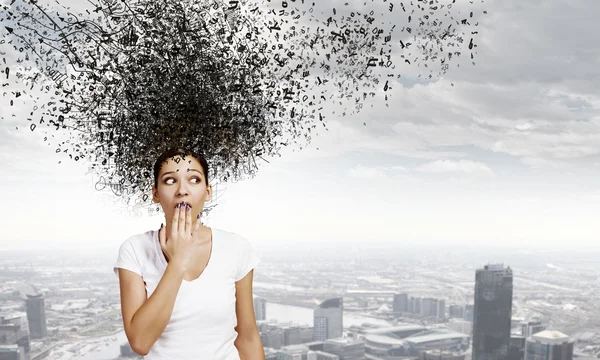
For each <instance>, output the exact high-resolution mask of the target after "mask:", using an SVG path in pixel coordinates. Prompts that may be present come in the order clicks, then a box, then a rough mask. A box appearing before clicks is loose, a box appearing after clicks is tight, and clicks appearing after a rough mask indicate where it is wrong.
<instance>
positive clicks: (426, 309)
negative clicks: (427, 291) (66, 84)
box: [421, 298, 438, 317]
mask: <svg viewBox="0 0 600 360" xmlns="http://www.w3.org/2000/svg"><path fill="white" fill-rule="evenodd" d="M437 311H438V301H437V299H434V298H424V299H423V300H421V316H423V317H429V316H436V317H437Z"/></svg>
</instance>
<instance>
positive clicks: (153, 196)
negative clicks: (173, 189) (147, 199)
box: [152, 185, 160, 204]
mask: <svg viewBox="0 0 600 360" xmlns="http://www.w3.org/2000/svg"><path fill="white" fill-rule="evenodd" d="M152 201H153V202H154V203H157V204H158V203H159V202H160V201H159V199H158V191H157V190H156V188H155V187H154V185H153V186H152Z"/></svg>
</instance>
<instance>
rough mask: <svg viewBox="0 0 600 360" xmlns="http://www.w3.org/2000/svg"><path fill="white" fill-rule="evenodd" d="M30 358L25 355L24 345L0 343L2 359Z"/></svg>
mask: <svg viewBox="0 0 600 360" xmlns="http://www.w3.org/2000/svg"><path fill="white" fill-rule="evenodd" d="M27 359H29V358H28V357H26V355H25V350H23V347H22V346H19V345H17V344H13V345H0V360H27Z"/></svg>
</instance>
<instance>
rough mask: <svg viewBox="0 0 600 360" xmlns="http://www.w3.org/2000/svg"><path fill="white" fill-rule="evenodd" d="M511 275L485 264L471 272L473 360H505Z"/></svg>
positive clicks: (504, 270)
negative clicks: (473, 273) (473, 288)
mask: <svg viewBox="0 0 600 360" xmlns="http://www.w3.org/2000/svg"><path fill="white" fill-rule="evenodd" d="M512 293H513V273H512V269H511V268H510V267H506V268H505V267H504V266H503V265H498V264H493V265H491V264H488V265H485V266H484V268H483V269H478V270H477V271H476V273H475V306H474V309H473V360H506V357H507V355H508V349H509V347H510V322H511V317H512Z"/></svg>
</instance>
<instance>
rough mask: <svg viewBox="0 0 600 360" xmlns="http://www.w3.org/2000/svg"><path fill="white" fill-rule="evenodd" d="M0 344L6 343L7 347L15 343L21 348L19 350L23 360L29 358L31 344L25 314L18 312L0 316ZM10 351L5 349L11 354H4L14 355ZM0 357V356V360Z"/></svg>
mask: <svg viewBox="0 0 600 360" xmlns="http://www.w3.org/2000/svg"><path fill="white" fill-rule="evenodd" d="M0 345H2V346H4V345H8V346H9V347H10V346H12V345H17V346H18V347H19V348H20V349H21V350H19V351H20V353H21V354H22V356H23V358H24V359H25V360H28V359H29V356H30V352H31V345H30V336H29V329H28V328H27V319H26V316H25V314H22V313H19V314H15V315H5V316H2V317H0ZM11 349H12V348H11ZM12 351H13V350H10V349H9V350H7V353H11V355H6V356H14V354H13V353H12ZM19 356H21V355H19ZM2 359H3V358H2V356H0V360H2Z"/></svg>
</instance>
